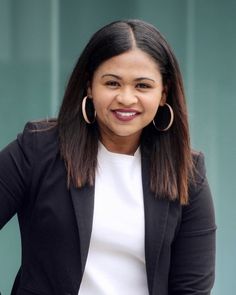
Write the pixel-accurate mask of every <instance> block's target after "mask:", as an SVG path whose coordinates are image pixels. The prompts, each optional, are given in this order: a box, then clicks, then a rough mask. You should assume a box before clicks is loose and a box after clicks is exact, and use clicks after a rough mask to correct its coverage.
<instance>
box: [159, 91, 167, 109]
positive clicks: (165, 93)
mask: <svg viewBox="0 0 236 295" xmlns="http://www.w3.org/2000/svg"><path fill="white" fill-rule="evenodd" d="M166 99H167V88H166V87H164V89H163V91H162V96H161V101H160V106H164V104H165V103H166Z"/></svg>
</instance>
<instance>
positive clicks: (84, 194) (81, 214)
mask: <svg viewBox="0 0 236 295" xmlns="http://www.w3.org/2000/svg"><path fill="white" fill-rule="evenodd" d="M70 192H71V197H72V202H73V206H74V210H75V216H76V221H77V226H78V230H79V238H80V254H81V268H82V273H83V272H84V269H85V264H86V259H87V255H88V249H89V243H90V238H91V232H92V224H93V209H94V186H87V185H86V186H84V187H82V188H79V189H78V188H75V187H74V186H72V185H71V187H70Z"/></svg>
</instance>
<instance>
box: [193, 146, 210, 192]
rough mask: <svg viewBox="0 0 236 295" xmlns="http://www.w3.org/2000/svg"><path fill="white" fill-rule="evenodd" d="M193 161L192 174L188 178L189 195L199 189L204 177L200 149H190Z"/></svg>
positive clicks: (203, 159) (204, 172) (202, 158)
mask: <svg viewBox="0 0 236 295" xmlns="http://www.w3.org/2000/svg"><path fill="white" fill-rule="evenodd" d="M191 154H192V161H193V171H192V176H190V180H189V197H191V196H193V194H196V193H197V192H198V190H200V189H201V187H202V185H203V184H204V182H205V181H207V179H206V166H205V156H204V154H203V153H202V152H200V151H195V150H192V151H191Z"/></svg>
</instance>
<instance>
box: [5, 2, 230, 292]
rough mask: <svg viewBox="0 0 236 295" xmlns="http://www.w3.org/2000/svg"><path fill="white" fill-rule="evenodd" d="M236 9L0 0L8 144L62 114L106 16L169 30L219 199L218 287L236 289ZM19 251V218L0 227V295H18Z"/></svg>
mask: <svg viewBox="0 0 236 295" xmlns="http://www.w3.org/2000/svg"><path fill="white" fill-rule="evenodd" d="M235 16H236V1H233V0H225V1H220V0H182V1H177V0H172V1H171V0H163V1H162V0H149V1H148V0H145V1H141V0H136V1H134V0H133V1H132V0H126V1H111V0H109V1H108V0H100V1H95V0H94V1H92V0H86V1H78V0H77V1H76V0H0V148H2V147H4V146H5V145H6V144H7V143H8V142H9V141H11V140H13V139H14V138H15V136H16V134H17V133H18V132H20V131H21V130H22V128H23V126H24V124H25V122H26V121H28V120H33V119H39V118H46V117H51V116H56V115H57V111H58V106H59V104H60V101H61V98H62V96H63V92H64V89H65V86H66V82H67V79H68V77H69V73H70V71H71V70H72V67H73V65H74V64H75V61H76V59H77V57H78V55H79V53H80V52H81V50H82V48H83V46H84V45H85V44H86V42H87V41H88V39H89V37H90V36H91V34H92V33H93V32H95V31H96V30H97V29H98V28H100V27H101V26H102V25H104V24H106V23H108V22H110V21H113V20H116V19H120V18H141V19H144V20H146V21H148V22H151V23H152V24H154V25H155V26H157V27H158V28H159V29H160V31H161V32H162V33H163V34H164V35H165V36H166V38H167V40H168V41H169V43H170V44H171V46H172V47H173V49H174V51H175V53H176V56H177V58H178V60H179V62H180V66H181V70H182V73H183V76H184V81H185V88H186V93H187V100H188V108H189V118H190V124H191V136H192V146H193V147H194V148H195V149H198V150H202V151H203V152H204V153H205V157H206V164H207V171H208V178H209V182H210V185H211V189H212V193H213V197H214V203H215V208H216V219H217V225H218V232H217V268H216V283H215V287H214V290H213V293H212V294H213V295H222V294H234V293H235V290H236V280H235V278H234V274H235V273H234V271H235V269H236V258H235V249H236V215H235V208H236V198H235V192H236V179H235V167H236V148H235V145H236V138H235V127H236V118H235V111H236V95H235V87H236V57H235V53H236V17H235ZM13 181H14V180H13ZM0 206H1V204H0ZM20 254H21V250H20V237H19V229H18V225H17V219H16V218H15V217H14V218H13V219H12V220H11V221H10V222H9V223H8V224H7V225H6V226H5V227H4V228H3V230H2V231H1V233H0V290H1V292H2V295H8V294H10V289H11V285H12V282H13V280H14V276H15V274H16V272H17V269H18V267H19V265H20Z"/></svg>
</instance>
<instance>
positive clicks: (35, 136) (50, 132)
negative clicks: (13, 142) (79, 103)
mask: <svg viewBox="0 0 236 295" xmlns="http://www.w3.org/2000/svg"><path fill="white" fill-rule="evenodd" d="M17 141H18V142H19V144H20V145H22V146H24V147H25V148H27V147H29V148H33V147H34V148H36V149H37V148H42V147H43V146H45V147H46V146H47V145H49V146H56V145H57V144H58V128H57V121H56V120H47V121H46V120H45V121H32V122H28V123H27V124H26V125H25V127H24V129H23V132H22V133H20V134H18V136H17Z"/></svg>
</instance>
